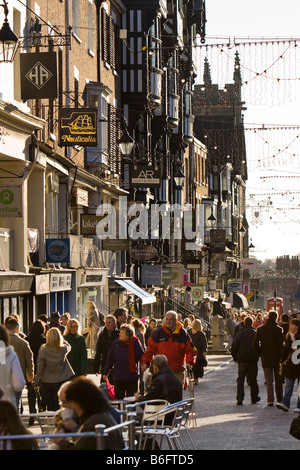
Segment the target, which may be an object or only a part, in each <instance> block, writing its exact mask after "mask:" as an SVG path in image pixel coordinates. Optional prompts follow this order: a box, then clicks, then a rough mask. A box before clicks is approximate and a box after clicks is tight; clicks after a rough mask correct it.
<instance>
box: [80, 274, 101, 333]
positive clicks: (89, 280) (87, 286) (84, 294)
mask: <svg viewBox="0 0 300 470" xmlns="http://www.w3.org/2000/svg"><path fill="white" fill-rule="evenodd" d="M107 273H108V269H105V268H94V269H78V270H77V293H76V295H77V310H76V311H77V317H78V321H79V323H80V325H81V327H82V329H84V328H85V326H86V324H85V323H86V322H85V320H86V312H87V307H86V303H87V302H88V301H92V302H94V303H95V305H96V306H97V308H98V309H99V310H100V311H101V312H102V313H104V315H105V316H106V315H107V314H108V313H109V311H108V301H107V299H108V293H107V292H108V286H107Z"/></svg>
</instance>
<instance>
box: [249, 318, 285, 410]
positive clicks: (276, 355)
mask: <svg viewBox="0 0 300 470" xmlns="http://www.w3.org/2000/svg"><path fill="white" fill-rule="evenodd" d="M277 318H278V314H277V312H276V310H270V312H269V315H268V319H267V321H266V323H265V324H264V325H262V326H259V327H258V328H257V331H256V335H255V337H254V343H253V344H254V347H255V348H256V350H257V352H258V354H259V355H260V357H261V363H262V367H263V370H264V374H265V379H266V382H267V405H268V406H273V403H274V389H273V380H275V394H276V398H277V402H278V403H280V402H281V400H282V377H281V376H280V374H279V362H280V357H281V352H282V347H283V341H284V335H283V330H282V328H281V327H280V326H279V325H278V324H277Z"/></svg>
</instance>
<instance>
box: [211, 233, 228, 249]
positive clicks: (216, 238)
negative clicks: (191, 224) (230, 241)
mask: <svg viewBox="0 0 300 470" xmlns="http://www.w3.org/2000/svg"><path fill="white" fill-rule="evenodd" d="M225 246H226V231H225V230H224V229H213V230H211V231H210V248H211V250H212V251H214V252H221V251H224V250H225Z"/></svg>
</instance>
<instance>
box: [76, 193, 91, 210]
mask: <svg viewBox="0 0 300 470" xmlns="http://www.w3.org/2000/svg"><path fill="white" fill-rule="evenodd" d="M76 203H77V204H78V205H80V206H85V207H89V193H88V191H85V190H84V189H81V188H77V190H76Z"/></svg>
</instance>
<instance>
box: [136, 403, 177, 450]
mask: <svg viewBox="0 0 300 470" xmlns="http://www.w3.org/2000/svg"><path fill="white" fill-rule="evenodd" d="M184 409H185V405H184V404H183V403H181V402H180V403H174V404H172V405H169V406H167V407H166V408H164V409H163V410H161V411H159V412H157V413H155V414H153V415H150V416H148V417H147V420H143V421H142V423H141V429H140V438H139V447H138V448H139V450H140V449H145V448H146V447H147V448H148V446H149V441H150V442H151V444H150V445H151V448H152V449H155V446H156V445H157V446H159V448H160V449H161V446H162V443H163V439H164V438H165V439H166V441H167V443H168V445H169V449H170V450H182V449H184V446H183V443H182V439H181V436H180V432H181V423H182V421H183V420H184V419H185V414H184ZM156 438H157V439H158V442H157V441H156Z"/></svg>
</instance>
